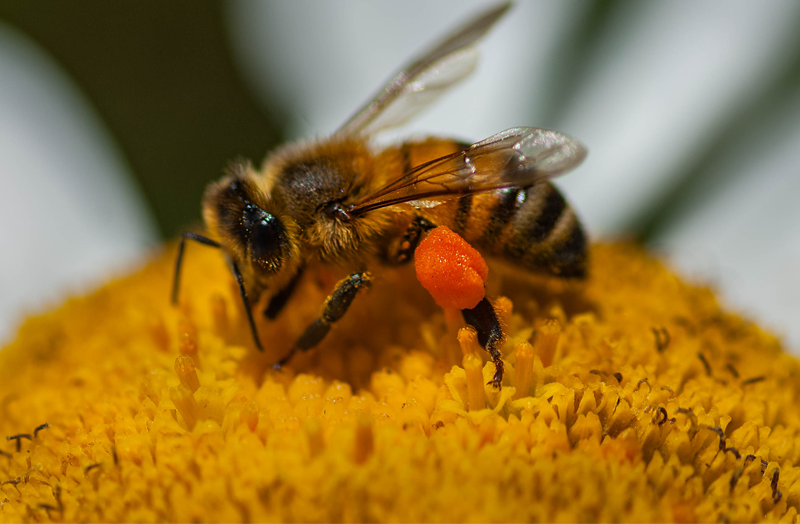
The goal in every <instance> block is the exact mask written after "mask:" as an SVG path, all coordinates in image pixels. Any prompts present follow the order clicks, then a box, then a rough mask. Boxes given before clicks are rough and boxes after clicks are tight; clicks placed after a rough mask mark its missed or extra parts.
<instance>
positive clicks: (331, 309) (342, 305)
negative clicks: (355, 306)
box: [272, 271, 372, 369]
mask: <svg viewBox="0 0 800 524" xmlns="http://www.w3.org/2000/svg"><path fill="white" fill-rule="evenodd" d="M371 282H372V275H370V274H369V273H368V272H366V271H362V272H359V273H353V274H352V275H350V276H349V277H347V278H343V279H342V280H340V281H339V282H337V283H336V287H335V288H334V289H333V292H332V293H331V294H330V295H328V298H327V299H325V306H324V307H323V309H322V315H320V317H319V318H318V319H316V320H315V321H314V322H312V323H311V325H310V326H308V327H307V328H306V330H305V331H304V332H303V334H302V335H301V336H300V338H299V339H298V340H297V342H296V343H295V345H294V347H293V348H292V350H291V351H289V353H288V354H287V355H286V356H285V357H283V358H282V359H280V360H279V361H278V362H276V363H275V365H273V366H272V367H273V368H274V369H280V368H281V366H284V365H285V364H286V363H287V362H289V360H291V358H292V357H293V356H294V354H295V353H296V352H297V351H298V350H299V351H308V350H309V349H311V348H313V347H315V346H316V345H317V344H319V343H320V342H322V339H323V338H325V335H327V334H328V331H330V329H331V324H333V323H334V322H336V321H337V320H339V319H340V318H342V316H344V314H345V313H346V312H347V310H348V308H349V307H350V304H352V303H353V299H354V298H356V294H357V293H358V290H359V289H361V288H363V287H369V285H370V283H371Z"/></svg>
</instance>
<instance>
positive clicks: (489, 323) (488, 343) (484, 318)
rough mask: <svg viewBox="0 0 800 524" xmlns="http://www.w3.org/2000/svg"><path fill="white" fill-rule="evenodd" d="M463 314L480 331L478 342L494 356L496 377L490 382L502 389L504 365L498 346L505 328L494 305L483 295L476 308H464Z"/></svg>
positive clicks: (468, 322) (466, 320)
mask: <svg viewBox="0 0 800 524" xmlns="http://www.w3.org/2000/svg"><path fill="white" fill-rule="evenodd" d="M461 315H462V316H463V317H464V321H465V322H466V323H467V324H469V325H470V326H472V327H474V328H475V330H476V331H477V332H478V343H479V344H480V345H482V346H483V347H484V349H486V351H487V352H488V353H489V355H490V356H491V357H492V362H493V363H494V377H492V380H491V381H490V382H489V384H491V385H492V386H494V387H495V388H497V389H500V387H501V386H500V384H501V382H502V381H503V371H504V366H503V361H502V359H501V358H500V357H501V355H500V349H498V346H500V344H502V343H503V339H504V338H505V335H503V328H502V327H501V326H500V320H499V319H498V318H497V313H496V312H495V310H494V307H492V304H491V303H490V302H489V300H488V299H487V298H486V297H483V299H482V300H481V301H480V302H478V305H477V306H475V307H474V308H472V309H462V310H461Z"/></svg>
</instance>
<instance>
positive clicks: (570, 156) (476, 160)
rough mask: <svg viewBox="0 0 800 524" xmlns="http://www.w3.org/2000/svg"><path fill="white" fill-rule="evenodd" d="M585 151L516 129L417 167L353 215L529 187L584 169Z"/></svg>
mask: <svg viewBox="0 0 800 524" xmlns="http://www.w3.org/2000/svg"><path fill="white" fill-rule="evenodd" d="M585 157H586V148H585V147H584V146H583V144H581V143H580V142H578V141H577V140H575V139H574V138H572V137H569V136H567V135H564V134H562V133H559V132H557V131H550V130H548V129H539V128H536V127H515V128H512V129H508V130H506V131H503V132H501V133H498V134H496V135H494V136H491V137H489V138H487V139H486V140H483V141H481V142H478V143H477V144H473V145H472V146H470V147H469V148H468V149H465V150H464V151H459V152H457V153H453V154H451V155H447V156H444V157H441V158H437V159H435V160H431V161H430V162H427V163H425V164H422V165H420V166H417V167H415V168H414V169H412V170H411V171H409V172H408V173H406V174H404V175H403V176H401V177H400V178H398V179H397V180H395V181H393V182H391V183H390V184H388V185H386V186H385V187H384V188H382V189H380V190H378V191H377V192H375V193H374V194H372V195H370V196H368V197H367V198H365V199H363V200H362V201H360V202H357V203H356V204H354V206H353V209H352V210H350V214H351V215H353V216H358V215H361V214H364V213H366V212H368V211H371V210H373V209H378V208H381V207H386V206H391V205H394V204H400V203H404V202H406V203H410V204H412V205H415V206H418V207H427V206H430V205H436V204H439V203H441V202H444V201H446V200H448V199H450V198H456V197H458V196H461V195H465V194H468V193H480V192H483V191H493V190H495V189H502V188H505V187H527V186H531V185H533V184H536V183H538V182H541V181H543V180H546V179H549V178H552V177H554V176H557V175H560V174H561V173H564V172H566V171H569V170H570V169H572V168H574V167H576V166H577V165H578V164H580V163H581V162H582V161H583V159H584V158H585Z"/></svg>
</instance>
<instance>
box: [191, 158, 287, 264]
mask: <svg viewBox="0 0 800 524" xmlns="http://www.w3.org/2000/svg"><path fill="white" fill-rule="evenodd" d="M265 196H266V195H264V194H262V193H261V192H260V191H259V189H258V188H257V186H255V185H254V184H253V182H252V181H251V180H250V179H249V178H247V177H246V176H242V175H241V174H234V175H232V176H229V177H226V178H225V179H223V180H222V181H220V182H219V183H216V184H213V185H212V186H210V187H209V189H208V192H207V193H206V201H207V202H209V205H207V206H206V208H205V209H206V213H205V214H206V221H207V222H208V223H209V224H210V225H212V226H213V227H214V228H215V229H216V230H217V232H218V234H219V237H220V238H221V239H223V242H225V243H226V244H227V246H226V247H227V248H228V249H229V251H230V252H231V253H232V254H233V255H234V258H236V259H237V260H238V261H239V262H247V263H249V265H250V266H251V268H252V271H253V272H254V273H257V274H266V275H269V274H274V273H277V272H279V271H280V270H281V268H282V267H284V266H285V265H288V264H289V263H290V262H291V256H292V253H291V249H290V246H291V241H290V236H289V235H290V233H289V231H288V230H287V228H286V225H285V224H284V220H283V219H282V218H281V217H280V216H278V214H277V213H276V212H274V211H273V212H270V211H269V210H268V209H270V208H271V207H274V206H269V205H268V204H269V203H270V202H269V199H267V198H264V197H265Z"/></svg>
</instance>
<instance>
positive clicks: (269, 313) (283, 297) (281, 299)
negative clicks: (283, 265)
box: [264, 269, 303, 320]
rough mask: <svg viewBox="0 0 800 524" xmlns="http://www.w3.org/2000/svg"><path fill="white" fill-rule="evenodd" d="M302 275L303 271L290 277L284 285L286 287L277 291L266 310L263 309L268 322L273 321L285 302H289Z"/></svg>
mask: <svg viewBox="0 0 800 524" xmlns="http://www.w3.org/2000/svg"><path fill="white" fill-rule="evenodd" d="M302 275H303V270H302V269H301V270H300V271H298V272H297V274H296V275H295V276H293V277H292V280H290V281H289V283H288V284H286V287H284V288H283V289H281V290H280V291H278V292H277V293H276V294H275V295H274V296H273V297H272V298H271V299H270V300H269V304H267V307H266V309H264V316H265V317H267V318H268V319H270V320H273V319H274V318H275V317H277V316H278V314H279V313H280V312H281V310H282V309H283V306H285V305H286V302H288V301H289V298H291V296H292V293H294V288H295V287H297V282H298V281H299V280H300V277H301V276H302Z"/></svg>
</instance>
